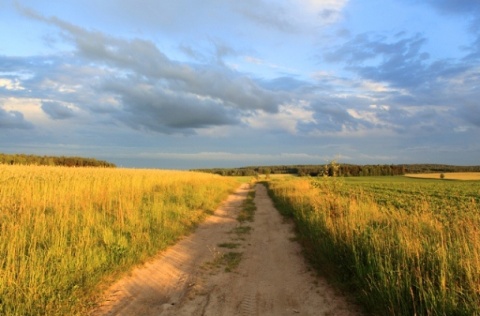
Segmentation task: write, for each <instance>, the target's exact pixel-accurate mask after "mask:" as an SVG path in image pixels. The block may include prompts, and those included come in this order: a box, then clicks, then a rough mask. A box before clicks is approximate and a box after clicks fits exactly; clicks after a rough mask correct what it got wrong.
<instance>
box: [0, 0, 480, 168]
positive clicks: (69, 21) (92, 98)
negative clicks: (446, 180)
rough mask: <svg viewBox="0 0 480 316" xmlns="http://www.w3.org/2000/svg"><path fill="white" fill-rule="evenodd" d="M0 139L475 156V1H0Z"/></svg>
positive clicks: (172, 162)
mask: <svg viewBox="0 0 480 316" xmlns="http://www.w3.org/2000/svg"><path fill="white" fill-rule="evenodd" d="M0 152H2V153H25V154H36V155H65V156H82V157H91V158H97V159H101V160H107V161H110V162H113V163H115V164H117V166H121V167H128V168H161V169H194V168H212V167H242V166H252V165H291V164H325V163H327V162H329V161H331V160H336V161H338V162H341V163H351V164H404V163H405V164H409V163H441V164H454V165H480V1H478V0H425V1H416V0H368V1H367V0H363V1H361V0H356V1H354V0H242V1H234V0H203V1H192V0H176V1H167V0H115V1H113V0H102V1H98V0H48V1H47V0H17V1H10V0H0Z"/></svg>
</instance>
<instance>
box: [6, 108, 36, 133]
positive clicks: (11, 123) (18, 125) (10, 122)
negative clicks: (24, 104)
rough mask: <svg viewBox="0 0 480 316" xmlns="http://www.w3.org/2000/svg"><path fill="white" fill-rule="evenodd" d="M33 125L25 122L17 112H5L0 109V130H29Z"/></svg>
mask: <svg viewBox="0 0 480 316" xmlns="http://www.w3.org/2000/svg"><path fill="white" fill-rule="evenodd" d="M31 128H33V124H32V123H30V122H28V121H26V120H25V119H24V117H23V114H22V113H20V112H18V111H6V110H4V109H2V108H0V129H31Z"/></svg>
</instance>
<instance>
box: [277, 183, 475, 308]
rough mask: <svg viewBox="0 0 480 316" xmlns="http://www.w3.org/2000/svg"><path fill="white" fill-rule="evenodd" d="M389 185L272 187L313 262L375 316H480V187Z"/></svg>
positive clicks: (296, 184)
mask: <svg viewBox="0 0 480 316" xmlns="http://www.w3.org/2000/svg"><path fill="white" fill-rule="evenodd" d="M389 178H390V177H384V178H383V179H382V180H379V181H377V178H370V179H369V178H363V179H357V178H355V179H354V178H348V179H344V180H343V179H337V178H326V179H318V180H315V181H312V179H297V180H289V181H272V182H271V183H270V184H269V186H270V190H271V192H272V193H273V195H274V196H275V200H276V203H277V205H278V207H280V208H282V209H283V210H284V212H285V213H286V214H290V215H291V216H293V217H294V219H295V221H296V223H297V226H298V230H299V234H300V240H302V242H303V244H304V246H305V249H306V251H307V252H308V253H309V256H310V258H311V259H312V260H313V261H314V262H315V263H316V264H318V265H319V266H321V267H322V269H323V270H324V271H325V270H327V271H330V269H332V270H335V271H336V273H337V275H339V276H340V278H341V279H342V280H343V281H344V282H346V283H348V284H350V286H352V288H353V289H354V291H355V293H357V295H358V296H359V297H360V298H361V300H362V302H363V303H364V304H365V306H367V308H368V309H369V310H370V311H371V312H374V313H377V314H379V315H387V314H390V315H478V314H480V231H479V227H480V203H479V199H480V183H479V182H470V183H464V182H451V181H446V182H443V181H436V180H435V181H434V180H413V179H405V178H403V179H405V180H401V179H402V177H392V178H390V179H389ZM429 181H430V182H429Z"/></svg>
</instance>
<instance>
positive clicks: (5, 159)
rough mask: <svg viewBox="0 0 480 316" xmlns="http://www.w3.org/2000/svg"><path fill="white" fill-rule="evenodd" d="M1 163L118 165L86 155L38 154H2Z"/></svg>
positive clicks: (73, 165) (70, 165) (80, 165)
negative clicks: (85, 156) (86, 156)
mask: <svg viewBox="0 0 480 316" xmlns="http://www.w3.org/2000/svg"><path fill="white" fill-rule="evenodd" d="M0 164H6V165H42V166H66V167H105V168H115V167H116V165H115V164H113V163H111V162H107V161H104V160H97V159H94V158H84V157H65V156H37V155H25V154H2V153H0Z"/></svg>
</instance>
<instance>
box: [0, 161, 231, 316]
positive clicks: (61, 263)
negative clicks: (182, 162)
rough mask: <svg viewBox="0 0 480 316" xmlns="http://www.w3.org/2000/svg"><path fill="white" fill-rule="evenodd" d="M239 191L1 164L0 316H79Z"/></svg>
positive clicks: (210, 181)
mask: <svg viewBox="0 0 480 316" xmlns="http://www.w3.org/2000/svg"><path fill="white" fill-rule="evenodd" d="M237 186H238V182H237V181H235V180H233V179H229V178H223V177H220V176H216V175H211V174H205V173H194V172H181V171H162V170H133V169H100V168H65V167H43V166H6V165H0V210H1V211H0V315H6V316H11V315H31V316H35V315H85V313H86V312H87V311H88V310H89V309H90V308H91V305H92V304H95V293H96V292H97V291H98V288H99V287H100V286H101V285H102V284H104V283H105V282H106V280H113V279H114V278H115V277H116V276H117V277H118V276H119V275H121V274H123V273H125V272H126V271H128V270H129V269H130V268H131V267H132V266H133V265H136V264H139V263H141V262H143V261H145V260H146V259H148V258H149V257H151V256H152V255H154V254H156V253H157V252H158V251H160V250H162V249H165V248H166V247H167V246H169V245H171V244H173V243H175V242H176V241H177V240H178V238H179V237H180V236H181V235H184V234H187V233H189V232H190V231H191V230H192V229H193V228H195V227H196V225H197V224H198V223H199V222H201V221H202V220H203V219H204V218H205V216H206V215H207V214H208V213H211V212H213V210H215V208H216V207H217V206H218V205H219V204H220V202H221V201H222V200H224V199H225V198H226V197H227V195H228V194H229V193H231V192H233V190H234V189H235V188H236V187H237Z"/></svg>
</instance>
